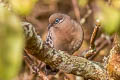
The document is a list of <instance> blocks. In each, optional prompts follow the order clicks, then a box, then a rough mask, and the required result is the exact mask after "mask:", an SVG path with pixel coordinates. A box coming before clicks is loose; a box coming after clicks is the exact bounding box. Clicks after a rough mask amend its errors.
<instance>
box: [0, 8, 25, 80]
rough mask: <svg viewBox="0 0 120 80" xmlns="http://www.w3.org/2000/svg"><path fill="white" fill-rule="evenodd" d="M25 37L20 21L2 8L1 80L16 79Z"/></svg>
mask: <svg viewBox="0 0 120 80" xmlns="http://www.w3.org/2000/svg"><path fill="white" fill-rule="evenodd" d="M23 47H24V35H23V30H22V27H21V24H20V21H19V19H18V18H17V17H16V16H15V15H13V14H11V13H10V12H9V11H8V10H7V9H6V8H4V7H2V6H0V80H11V79H12V78H14V77H15V76H16V75H17V73H18V71H19V69H20V66H21V62H22V51H23Z"/></svg>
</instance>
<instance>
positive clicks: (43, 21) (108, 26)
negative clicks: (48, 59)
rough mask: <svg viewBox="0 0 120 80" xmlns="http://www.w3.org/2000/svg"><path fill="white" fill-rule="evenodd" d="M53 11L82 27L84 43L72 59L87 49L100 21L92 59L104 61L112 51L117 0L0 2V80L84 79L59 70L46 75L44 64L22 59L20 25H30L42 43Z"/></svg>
mask: <svg viewBox="0 0 120 80" xmlns="http://www.w3.org/2000/svg"><path fill="white" fill-rule="evenodd" d="M56 12H59V13H64V14H67V15H69V16H71V18H73V19H74V20H76V21H77V22H78V23H80V24H81V25H82V28H83V30H84V41H83V44H82V47H81V48H80V49H79V50H78V51H77V52H75V53H74V55H75V56H81V54H82V52H84V51H86V50H88V49H89V47H90V38H91V35H92V32H93V29H94V27H95V24H96V22H97V21H99V24H100V29H99V31H98V33H97V38H96V40H95V46H96V50H97V54H96V55H95V56H94V57H93V58H92V59H91V60H94V61H98V62H101V63H103V62H104V59H105V57H106V56H108V55H109V51H110V49H111V48H112V42H113V36H114V33H116V32H117V33H118V34H119V33H120V0H0V80H84V78H82V77H78V76H74V75H72V74H66V73H64V72H62V71H59V72H58V73H57V74H56V75H51V74H49V75H46V74H45V68H44V66H45V64H44V63H43V62H41V61H39V60H37V59H36V58H34V57H33V56H31V55H27V56H29V60H30V62H29V61H28V62H27V61H26V60H25V59H26V55H24V53H27V51H25V50H24V46H25V39H24V34H23V30H22V25H21V22H29V23H31V24H32V25H33V26H34V27H35V29H36V31H37V33H38V35H40V36H41V37H42V39H43V41H45V39H46V35H47V26H48V19H49V17H50V15H51V14H53V13H56ZM27 59H28V58H27ZM36 66H37V68H38V69H39V70H38V71H39V72H37V71H36ZM34 68H35V69H34ZM34 70H35V71H34Z"/></svg>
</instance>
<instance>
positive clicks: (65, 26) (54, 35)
mask: <svg viewBox="0 0 120 80" xmlns="http://www.w3.org/2000/svg"><path fill="white" fill-rule="evenodd" d="M82 41H83V30H82V27H81V26H80V24H79V23H77V22H76V21H74V20H73V19H71V18H70V17H69V16H68V15H65V14H61V13H55V14H52V15H51V16H50V18H49V26H48V35H47V39H46V43H47V44H49V45H50V46H51V47H53V48H55V49H56V50H62V51H65V52H67V53H68V54H70V55H71V54H73V53H74V52H75V51H77V50H78V49H79V48H80V46H81V44H82Z"/></svg>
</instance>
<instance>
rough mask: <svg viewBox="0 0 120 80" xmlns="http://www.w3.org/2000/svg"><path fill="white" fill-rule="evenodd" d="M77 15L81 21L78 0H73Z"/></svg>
mask: <svg viewBox="0 0 120 80" xmlns="http://www.w3.org/2000/svg"><path fill="white" fill-rule="evenodd" d="M72 4H73V8H74V12H75V16H76V19H77V21H78V22H80V10H79V5H78V2H77V0H72Z"/></svg>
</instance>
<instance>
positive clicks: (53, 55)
mask: <svg viewBox="0 0 120 80" xmlns="http://www.w3.org/2000/svg"><path fill="white" fill-rule="evenodd" d="M23 25H24V27H23V28H24V32H25V37H26V47H25V49H26V50H27V51H28V52H29V54H31V55H33V56H35V57H36V58H38V59H39V60H41V61H43V62H45V63H46V64H48V65H50V66H51V67H52V68H56V69H60V70H63V71H64V72H66V73H71V74H74V75H78V76H83V77H84V78H86V79H88V78H91V79H94V80H107V75H106V70H105V69H104V68H103V66H101V65H100V64H97V63H95V62H92V61H89V60H87V59H85V58H82V57H77V56H71V55H68V54H67V53H65V52H63V51H60V50H59V51H57V50H55V49H53V48H50V47H49V46H47V45H45V44H44V43H43V41H42V39H41V37H40V36H38V35H37V34H36V32H35V29H34V27H33V26H32V25H31V24H29V23H23Z"/></svg>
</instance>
